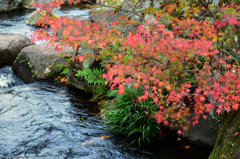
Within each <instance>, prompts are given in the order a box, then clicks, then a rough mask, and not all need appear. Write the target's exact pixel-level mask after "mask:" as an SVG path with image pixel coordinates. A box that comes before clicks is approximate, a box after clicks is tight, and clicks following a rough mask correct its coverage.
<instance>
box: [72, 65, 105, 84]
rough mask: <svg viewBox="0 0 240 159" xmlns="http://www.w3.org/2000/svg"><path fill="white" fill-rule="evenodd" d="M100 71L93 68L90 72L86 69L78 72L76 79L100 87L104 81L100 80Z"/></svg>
mask: <svg viewBox="0 0 240 159" xmlns="http://www.w3.org/2000/svg"><path fill="white" fill-rule="evenodd" d="M102 74H103V72H102V70H101V69H96V68H93V69H92V70H91V69H90V68H86V69H83V70H78V71H77V74H76V77H80V78H83V79H84V80H86V81H87V82H88V83H89V84H94V85H101V84H104V83H105V81H106V80H104V79H103V78H102Z"/></svg>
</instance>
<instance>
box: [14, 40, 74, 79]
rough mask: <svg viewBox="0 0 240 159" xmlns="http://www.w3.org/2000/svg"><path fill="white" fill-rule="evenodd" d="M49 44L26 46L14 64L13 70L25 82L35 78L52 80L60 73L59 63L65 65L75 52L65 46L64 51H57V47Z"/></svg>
mask: <svg viewBox="0 0 240 159" xmlns="http://www.w3.org/2000/svg"><path fill="white" fill-rule="evenodd" d="M46 46H47V44H40V45H33V46H28V47H25V48H24V49H23V50H22V51H21V54H20V55H19V56H18V58H17V59H16V61H15V63H14V64H13V71H14V72H15V73H16V74H17V76H18V77H19V78H21V79H22V80H23V81H24V82H25V83H32V82H34V81H35V80H52V79H54V78H56V77H57V76H58V75H60V73H61V70H59V67H56V66H57V65H59V64H60V65H65V64H66V63H67V59H66V58H64V57H68V58H69V57H70V56H71V54H72V53H73V49H71V48H69V47H64V48H63V51H61V52H56V51H55V47H52V46H51V45H49V47H48V48H46Z"/></svg>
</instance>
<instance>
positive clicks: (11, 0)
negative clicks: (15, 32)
mask: <svg viewBox="0 0 240 159" xmlns="http://www.w3.org/2000/svg"><path fill="white" fill-rule="evenodd" d="M22 1H23V0H0V12H4V11H11V10H14V9H18V7H19V6H20V5H21V4H22Z"/></svg>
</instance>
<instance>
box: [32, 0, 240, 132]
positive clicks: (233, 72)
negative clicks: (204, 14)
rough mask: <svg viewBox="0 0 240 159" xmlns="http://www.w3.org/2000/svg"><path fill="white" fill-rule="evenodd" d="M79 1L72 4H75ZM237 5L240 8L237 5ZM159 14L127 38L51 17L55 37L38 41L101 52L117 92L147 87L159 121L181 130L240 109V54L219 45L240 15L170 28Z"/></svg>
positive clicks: (42, 35) (175, 21)
mask: <svg viewBox="0 0 240 159" xmlns="http://www.w3.org/2000/svg"><path fill="white" fill-rule="evenodd" d="M78 2H79V1H77V0H69V3H70V4H71V3H78ZM61 4H62V1H58V0H55V1H51V2H50V3H49V4H45V5H43V6H41V7H42V9H43V10H44V9H45V10H48V8H53V7H56V6H60V5H61ZM175 7H176V5H175ZM231 7H233V8H234V7H235V9H236V10H238V9H239V7H238V6H235V5H233V6H231ZM173 8H174V5H172V6H171V5H169V6H168V11H169V12H171V11H172V10H173ZM225 9H226V8H223V10H225ZM155 14H156V17H155V19H151V20H149V21H147V22H146V23H145V24H144V25H139V26H138V27H137V28H138V29H136V30H133V31H132V32H129V34H128V35H126V36H123V35H122V34H121V32H122V31H121V30H117V29H115V28H114V27H109V26H108V25H106V24H104V23H102V22H97V23H91V24H89V23H88V22H87V21H78V20H76V19H74V18H73V19H66V18H64V17H60V18H59V19H57V18H51V17H49V16H46V17H44V19H43V20H44V21H46V22H48V23H50V24H51V28H52V29H53V32H52V36H50V35H49V33H48V32H44V31H43V30H39V32H38V33H37V36H36V37H37V39H38V40H43V39H45V40H46V39H49V40H50V43H53V42H55V41H57V40H58V41H60V44H61V45H68V46H71V47H73V48H77V46H79V45H83V46H89V47H90V48H92V49H97V50H98V51H99V57H100V58H101V60H102V61H103V63H104V65H106V66H105V69H106V72H105V73H103V75H102V77H103V79H106V80H107V82H108V83H109V85H110V88H111V90H113V89H114V88H116V89H118V94H120V95H123V94H124V88H125V86H126V85H128V84H131V83H132V84H133V85H134V87H135V88H139V86H140V85H142V86H143V87H144V91H143V94H142V95H141V96H139V97H137V102H141V101H146V100H152V102H153V103H154V104H155V105H156V107H158V108H159V111H158V112H156V114H155V117H156V122H157V123H164V124H165V125H170V126H175V125H176V124H175V122H176V121H179V123H181V124H179V126H180V127H181V128H183V130H186V129H187V128H188V125H190V124H191V123H192V124H196V123H198V118H199V117H200V116H202V117H203V119H207V116H206V115H204V113H205V112H211V111H212V110H214V111H216V113H217V114H222V113H223V112H224V111H227V112H229V111H232V110H238V109H239V102H240V68H239V67H240V66H239V65H238V61H237V62H230V61H234V59H236V58H238V57H236V56H239V55H238V54H236V55H235V54H234V56H230V55H231V54H230V53H229V52H226V51H225V52H224V51H222V50H220V49H218V48H217V47H216V46H217V45H216V42H217V40H219V39H220V38H221V37H222V36H223V34H218V31H219V30H221V29H222V28H224V27H226V25H232V26H234V27H235V28H236V27H239V25H240V20H239V16H235V15H233V14H231V16H230V14H226V15H224V16H222V17H223V18H222V19H219V20H216V21H215V22H214V23H213V24H212V23H211V22H210V21H208V20H204V21H197V20H195V19H191V18H185V19H179V18H177V17H172V18H171V20H169V25H168V26H167V25H164V24H162V21H164V19H166V17H164V16H166V15H167V16H170V15H169V14H168V12H166V10H165V11H159V12H156V13H155ZM236 14H237V13H236ZM133 23H134V22H132V21H129V20H128V19H121V21H119V20H118V21H115V22H112V25H115V26H120V25H121V26H122V27H125V26H126V25H128V24H133ZM61 26H64V27H65V29H64V30H63V32H62V33H63V34H62V36H61V37H60V39H59V38H57V36H56V35H57V32H59V31H60V29H61ZM213 26H214V27H213ZM236 52H239V51H238V50H237V51H236ZM229 54H230V55H229ZM223 55H224V56H223ZM75 60H79V61H80V62H82V61H83V60H84V56H76V57H75ZM194 85H195V86H194ZM190 112H194V116H193V118H192V121H189V116H190ZM177 133H178V134H179V135H180V134H181V133H182V132H181V131H180V130H179V131H178V132H177Z"/></svg>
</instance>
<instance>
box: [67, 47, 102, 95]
mask: <svg viewBox="0 0 240 159" xmlns="http://www.w3.org/2000/svg"><path fill="white" fill-rule="evenodd" d="M88 53H92V54H94V55H96V54H97V51H96V50H92V49H88V48H87V47H82V48H79V50H78V53H77V54H76V55H74V56H73V59H75V57H76V56H78V55H84V54H88ZM93 67H94V68H99V67H100V64H99V62H97V61H95V58H94V57H88V58H86V59H85V60H84V61H83V62H79V61H78V60H77V61H75V60H74V62H73V60H72V61H71V63H70V68H69V72H68V83H67V84H68V85H70V86H72V87H75V88H77V89H81V90H84V91H85V92H91V93H93V90H94V89H95V87H94V86H93V85H91V84H88V83H87V82H86V81H85V80H83V79H81V78H78V77H76V74H77V71H78V70H83V69H84V68H93Z"/></svg>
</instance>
